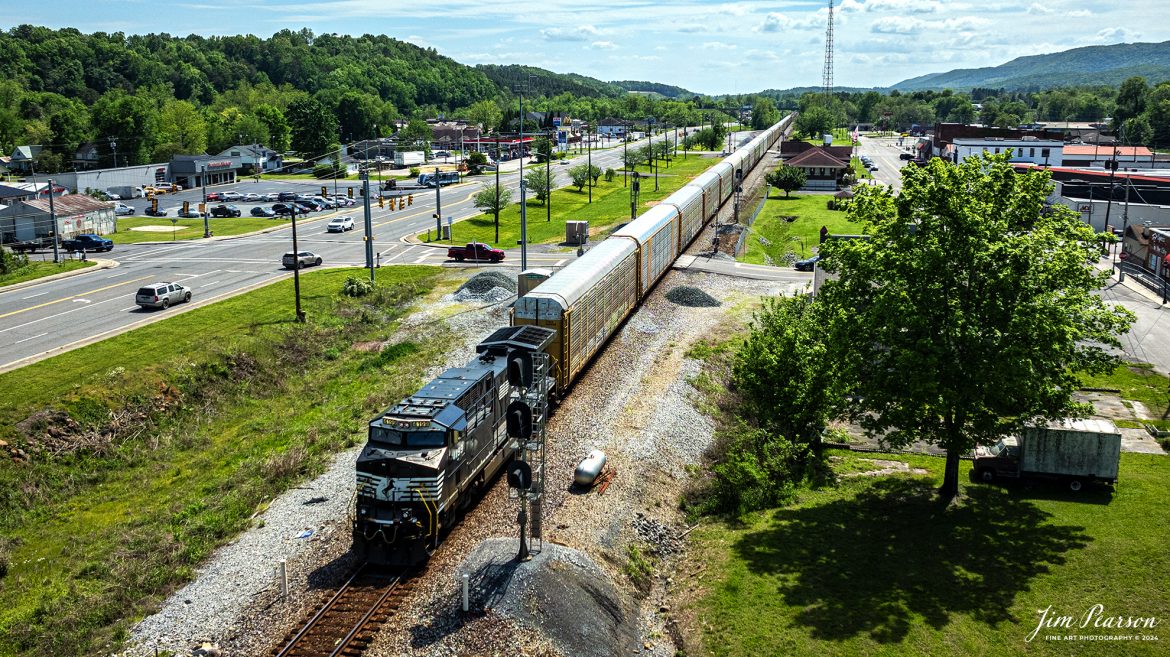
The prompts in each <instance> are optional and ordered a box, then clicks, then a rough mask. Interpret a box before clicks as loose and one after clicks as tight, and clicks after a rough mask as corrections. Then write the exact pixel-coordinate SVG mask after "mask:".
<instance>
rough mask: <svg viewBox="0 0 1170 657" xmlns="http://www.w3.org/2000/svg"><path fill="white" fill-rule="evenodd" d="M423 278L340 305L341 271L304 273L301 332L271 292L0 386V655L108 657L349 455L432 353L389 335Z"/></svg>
mask: <svg viewBox="0 0 1170 657" xmlns="http://www.w3.org/2000/svg"><path fill="white" fill-rule="evenodd" d="M440 272H441V270H440V269H439V268H435V267H424V266H404V267H390V268H383V269H381V270H379V285H378V288H377V289H376V291H375V292H374V293H372V294H370V295H368V296H365V297H362V298H358V299H352V298H349V297H345V296H342V295H341V294H340V291H341V287H342V283H343V281H344V280H345V278H346V277H347V276H350V275H354V274H355V273H357V275H359V276H360V275H362V274H361V273H360V272H359V271H358V270H351V269H341V270H325V271H315V272H309V273H306V274H304V275H303V276H302V277H301V281H302V284H301V289H302V295H303V301H304V307H305V310H306V312H307V314H308V321H307V322H306V323H304V324H298V323H296V322H294V321H292V320H291V315H292V281H291V280H289V279H286V280H283V281H281V282H278V283H274V284H272V285H269V286H266V287H263V288H260V289H258V290H256V291H254V292H251V293H249V294H247V295H241V296H238V297H234V298H231V299H227V300H225V301H222V302H219V303H216V304H212V305H209V306H206V307H202V308H197V309H194V310H191V311H189V312H186V313H183V314H181V315H177V316H175V317H172V318H169V319H165V320H162V321H159V322H156V323H153V324H150V325H148V326H144V327H142V328H139V329H136V330H134V331H131V332H128V333H125V334H122V335H120V336H117V337H113V338H110V339H108V340H104V341H102V342H99V343H96V344H94V345H90V346H88V347H84V348H81V349H77V350H74V351H71V352H68V353H65V354H62V355H60V356H57V357H55V358H52V359H49V360H45V361H42V362H39V363H35V364H33V365H29V366H27V367H24V368H21V369H18V370H15V371H12V372H7V373H4V374H0V416H2V417H3V418H5V422H4V423H3V424H2V425H0V439H3V440H4V441H6V442H7V443H8V447H6V448H5V449H4V450H3V451H2V453H3V455H4V459H3V460H2V461H0V537H2V538H0V654H5V655H8V654H18V655H45V656H48V655H83V654H108V653H110V652H111V649H114V648H116V647H117V645H118V644H119V642H120V641H121V640H123V639H124V638H125V637H126V636H127V635H128V628H129V627H130V624H131V622H132V621H133V619H134V618H135V617H137V616H140V615H141V614H143V613H147V612H148V611H149V610H150V609H151V608H152V606H153V605H154V604H155V603H156V602H157V601H158V600H160V599H162V598H163V596H165V595H166V594H167V593H168V592H170V591H172V590H173V589H175V588H176V587H177V586H179V585H181V584H182V583H183V582H185V581H187V580H189V579H190V578H191V577H192V574H193V570H194V568H195V566H196V564H198V563H199V561H200V560H201V559H203V558H204V557H206V556H207V555H208V554H210V552H211V551H212V550H213V549H215V548H216V547H217V546H219V545H222V544H223V543H224V542H226V541H228V540H231V538H232V537H233V536H234V535H236V534H237V533H238V532H240V531H241V530H243V529H245V528H247V527H248V525H249V522H250V520H249V518H250V517H251V516H252V514H253V513H254V512H255V511H256V510H257V509H258V508H260V505H262V504H263V503H264V501H265V500H268V499H271V498H272V497H273V496H275V495H278V494H280V493H281V492H283V491H284V490H286V489H287V488H288V487H289V486H292V485H295V484H296V482H299V481H302V480H304V479H306V478H309V477H311V476H313V475H314V474H316V473H319V472H320V471H321V470H322V469H323V467H324V466H325V464H326V463H328V461H329V460H330V459H331V457H332V456H333V455H334V454H335V453H336V451H337V450H338V449H341V448H344V447H346V446H349V445H353V444H355V443H356V442H357V441H359V440H361V438H362V436H363V435H364V426H365V421H366V419H367V418H368V417H369V416H370V415H371V414H373V413H374V412H376V410H377V409H379V408H382V407H384V406H385V405H388V404H389V403H391V402H393V401H395V400H397V399H399V398H401V397H402V396H404V395H406V394H409V393H410V392H412V391H414V390H415V389H417V386H418V385H419V384H420V383H421V381H420V379H419V376H420V373H421V372H423V371H424V369H425V367H427V366H428V365H430V364H432V363H433V362H434V361H435V360H437V359H438V357H439V355H440V354H439V352H440V350H441V346H440V345H442V344H443V342H444V341H443V340H442V339H438V336H435V335H428V336H427V339H425V340H422V339H417V338H412V337H411V336H404V335H402V334H400V333H399V332H398V331H397V320H398V319H399V318H400V317H402V316H403V315H404V314H405V313H406V311H407V309H408V308H409V306H410V305H411V303H412V302H413V301H414V300H415V299H417V298H419V297H420V295H422V294H425V293H426V292H427V291H428V290H430V289H431V288H432V287H433V286H434V285H435V284H436V282H437V281H438V280H439V276H440ZM429 330H431V331H432V333H433V331H434V328H433V327H432V328H431V329H429ZM359 343H362V344H363V345H364V346H366V347H367V348H365V349H357V348H355V345H357V344H359ZM371 343H372V344H375V348H373V349H372V350H371V349H368V346H369V345H370V344H371ZM378 343H381V344H384V345H386V347H385V348H383V349H381V350H379V349H378V348H377V347H376V345H377V344H378ZM12 448H18V449H20V450H21V453H19V454H17V455H16V456H15V457H12V458H9V452H10V450H11V449H12ZM21 454H27V457H24V456H21Z"/></svg>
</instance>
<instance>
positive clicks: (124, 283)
mask: <svg viewBox="0 0 1170 657" xmlns="http://www.w3.org/2000/svg"><path fill="white" fill-rule="evenodd" d="M148 278H154V276H143V277H142V278H135V279H132V280H129V281H122V282H121V283H114V284H113V285H107V286H105V287H99V288H98V289H96V290H89V291H87V292H78V293H77V294H73V295H70V296H67V297H61V298H60V299H55V300H53V301H46V302H44V303H41V304H37V305H35V306H29V307H28V308H21V309H20V310H13V311H12V312H7V313H4V314H3V315H0V319H3V318H5V317H11V316H13V315H19V314H20V313H26V312H28V311H30V310H36V309H37V308H44V307H45V306H51V305H53V304H55V303H61V302H62V301H69V300H70V299H76V298H78V297H83V296H85V295H87V294H93V293H95V292H102V291H105V290H109V289H111V288H115V287H121V286H123V285H129V284H130V283H137V282H138V281H145V280H146V279H148Z"/></svg>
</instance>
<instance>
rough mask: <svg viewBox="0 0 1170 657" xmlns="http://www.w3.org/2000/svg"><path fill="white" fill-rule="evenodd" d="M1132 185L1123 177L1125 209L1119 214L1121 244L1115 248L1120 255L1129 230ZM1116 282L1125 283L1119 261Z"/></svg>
mask: <svg viewBox="0 0 1170 657" xmlns="http://www.w3.org/2000/svg"><path fill="white" fill-rule="evenodd" d="M1132 184H1133V181H1132V180H1131V179H1130V177H1129V176H1126V177H1125V209H1124V210H1123V211H1122V213H1121V216H1122V221H1121V244H1119V245H1118V246H1117V250H1118V251H1120V252H1122V253H1124V249H1125V231H1126V230H1128V229H1129V188H1130V186H1132ZM1117 282H1118V283H1124V282H1125V261H1124V260H1123V261H1121V262H1120V263H1118V265H1117Z"/></svg>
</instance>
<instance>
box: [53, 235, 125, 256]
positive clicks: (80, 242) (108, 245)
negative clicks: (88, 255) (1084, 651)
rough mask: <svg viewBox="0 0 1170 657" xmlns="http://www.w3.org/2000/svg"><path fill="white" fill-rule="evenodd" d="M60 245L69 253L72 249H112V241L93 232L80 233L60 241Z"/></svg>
mask: <svg viewBox="0 0 1170 657" xmlns="http://www.w3.org/2000/svg"><path fill="white" fill-rule="evenodd" d="M61 247H62V248H64V249H65V250H66V251H69V252H70V253H72V252H74V251H81V252H83V253H84V252H85V251H112V250H113V249H114V243H113V242H112V241H110V240H108V239H106V238H104V237H99V236H97V235H94V234H93V233H82V234H81V235H78V236H77V237H74V238H73V239H71V240H65V241H63V242H61Z"/></svg>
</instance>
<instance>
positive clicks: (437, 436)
mask: <svg viewBox="0 0 1170 657" xmlns="http://www.w3.org/2000/svg"><path fill="white" fill-rule="evenodd" d="M370 442H373V443H377V444H379V445H384V446H387V447H405V448H408V449H421V448H424V447H443V446H445V445H446V444H447V435H446V433H445V432H442V431H398V430H397V429H386V428H384V427H370Z"/></svg>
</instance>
